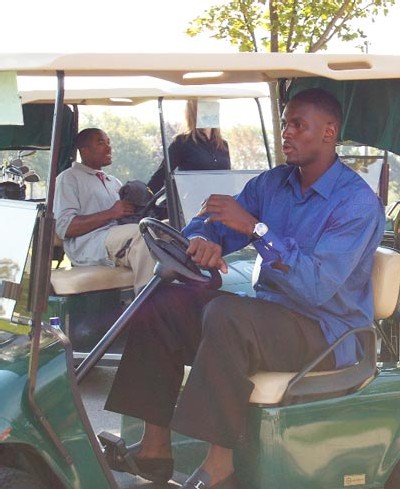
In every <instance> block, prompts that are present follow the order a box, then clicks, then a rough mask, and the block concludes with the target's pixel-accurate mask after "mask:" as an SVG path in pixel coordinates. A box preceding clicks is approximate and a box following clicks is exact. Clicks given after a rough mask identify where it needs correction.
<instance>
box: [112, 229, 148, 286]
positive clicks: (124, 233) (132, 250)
mask: <svg viewBox="0 0 400 489" xmlns="http://www.w3.org/2000/svg"><path fill="white" fill-rule="evenodd" d="M129 239H132V241H131V243H130V245H129V247H128V248H127V249H126V252H125V254H124V255H123V256H122V257H121V258H117V257H116V256H115V255H116V254H117V253H118V252H119V251H120V250H121V249H122V248H124V246H125V245H126V242H127V241H128V240H129ZM106 248H107V251H108V254H109V256H110V259H111V260H113V261H114V263H115V265H116V266H123V267H128V268H131V269H132V272H133V274H134V281H133V286H134V289H135V293H136V294H137V293H138V291H139V290H140V289H141V288H142V287H143V286H144V285H146V284H147V282H148V281H149V280H150V279H151V278H152V277H153V270H154V265H155V262H154V260H153V258H152V257H151V255H150V253H149V250H148V248H147V246H146V243H145V242H144V240H143V238H142V235H141V234H140V231H139V225H138V224H122V225H120V226H113V227H112V228H111V229H110V230H109V232H108V235H107V238H106Z"/></svg>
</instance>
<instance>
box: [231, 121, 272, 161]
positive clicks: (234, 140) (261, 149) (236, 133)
mask: <svg viewBox="0 0 400 489" xmlns="http://www.w3.org/2000/svg"><path fill="white" fill-rule="evenodd" d="M224 136H226V139H227V140H228V143H229V153H230V158H231V163H232V168H233V169H235V170H245V169H251V170H262V169H265V168H267V167H268V159H267V155H266V151H265V146H264V140H263V137H262V134H261V132H260V130H259V128H258V127H256V126H248V125H243V124H240V125H237V126H234V127H231V128H230V129H228V130H225V131H224Z"/></svg>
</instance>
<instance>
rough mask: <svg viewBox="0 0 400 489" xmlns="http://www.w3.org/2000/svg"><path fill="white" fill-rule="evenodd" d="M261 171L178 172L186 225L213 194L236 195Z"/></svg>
mask: <svg viewBox="0 0 400 489" xmlns="http://www.w3.org/2000/svg"><path fill="white" fill-rule="evenodd" d="M259 173H261V170H211V171H201V170H196V171H176V172H175V183H176V188H177V190H178V195H179V201H180V204H181V207H182V211H183V216H184V219H185V223H188V222H189V221H190V220H191V219H192V217H193V216H195V215H196V214H197V213H198V212H199V210H200V208H201V203H202V202H203V200H204V199H206V198H207V197H209V196H210V195H211V194H224V195H234V194H237V193H239V192H240V191H241V190H242V188H243V187H244V186H245V184H246V183H247V182H248V181H249V180H250V179H251V178H253V177H255V176H257V175H258V174H259Z"/></svg>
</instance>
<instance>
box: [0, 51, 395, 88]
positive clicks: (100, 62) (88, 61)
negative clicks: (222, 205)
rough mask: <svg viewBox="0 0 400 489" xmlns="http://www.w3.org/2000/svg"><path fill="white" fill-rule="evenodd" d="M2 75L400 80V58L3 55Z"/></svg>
mask: <svg viewBox="0 0 400 489" xmlns="http://www.w3.org/2000/svg"><path fill="white" fill-rule="evenodd" d="M0 71H16V72H17V73H18V75H55V74H56V72H57V71H64V73H65V75H66V76H87V75H90V76H111V75H112V76H155V77H157V78H161V79H164V80H169V81H172V82H175V83H179V84H182V85H185V84H186V85H187V84H204V83H238V82H265V81H272V80H277V79H280V78H297V77H315V76H319V77H326V78H331V79H334V80H366V79H382V78H386V79H389V78H400V56H391V55H369V54H314V53H308V54H288V53H268V54H267V53H223V54H217V53H163V54H160V53H134V54H129V53H107V54H101V53H86V54H46V53H43V54H22V53H9V54H7V53H4V54H1V55H0Z"/></svg>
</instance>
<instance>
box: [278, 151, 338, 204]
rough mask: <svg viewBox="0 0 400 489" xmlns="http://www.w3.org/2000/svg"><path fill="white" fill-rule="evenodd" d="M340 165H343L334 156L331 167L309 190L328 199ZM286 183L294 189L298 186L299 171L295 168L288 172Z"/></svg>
mask: <svg viewBox="0 0 400 489" xmlns="http://www.w3.org/2000/svg"><path fill="white" fill-rule="evenodd" d="M342 165H343V163H342V162H341V161H340V159H339V157H338V156H336V160H335V162H334V163H333V165H331V166H330V167H329V168H328V169H327V170H326V172H325V173H324V174H323V175H321V176H320V177H319V178H318V180H317V181H316V182H314V183H313V184H312V185H311V187H310V188H311V189H313V190H314V192H317V193H318V194H320V195H321V196H322V197H324V198H325V199H328V198H329V196H330V195H331V193H332V191H333V189H334V187H335V185H336V181H337V179H338V178H339V175H340V173H341V171H342ZM286 181H287V182H288V183H290V184H291V185H292V187H295V185H298V184H299V169H298V167H297V166H296V167H295V168H294V169H293V171H291V172H290V174H289V176H288V178H287V180H286Z"/></svg>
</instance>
